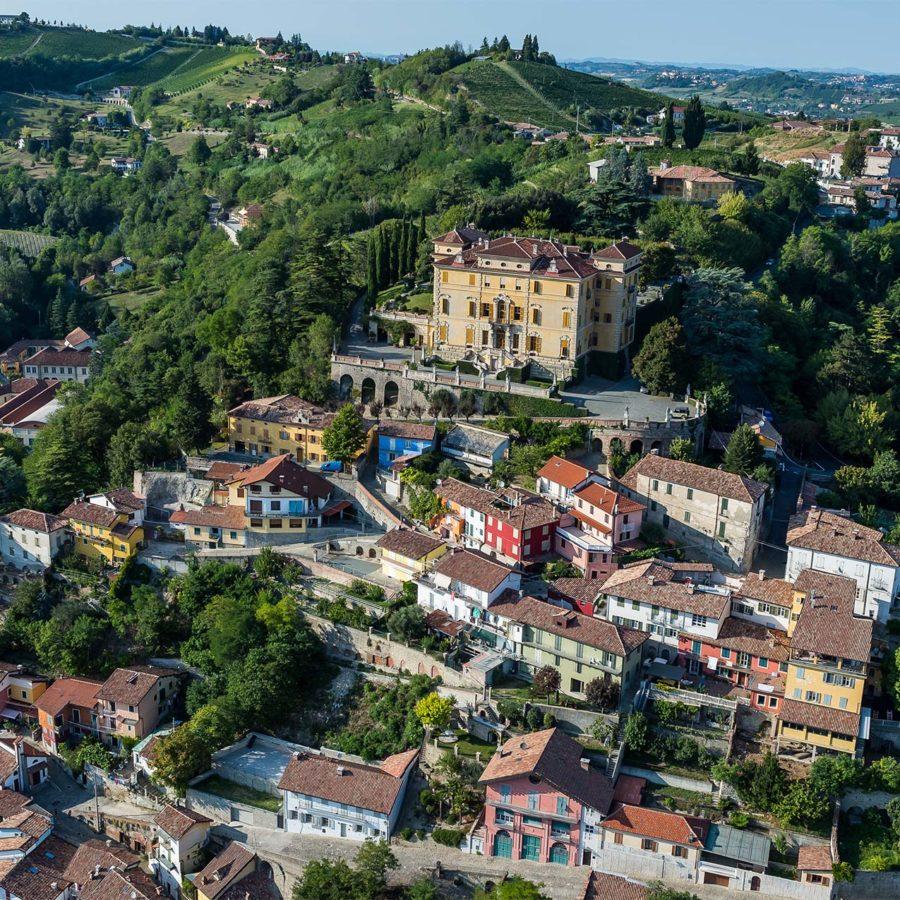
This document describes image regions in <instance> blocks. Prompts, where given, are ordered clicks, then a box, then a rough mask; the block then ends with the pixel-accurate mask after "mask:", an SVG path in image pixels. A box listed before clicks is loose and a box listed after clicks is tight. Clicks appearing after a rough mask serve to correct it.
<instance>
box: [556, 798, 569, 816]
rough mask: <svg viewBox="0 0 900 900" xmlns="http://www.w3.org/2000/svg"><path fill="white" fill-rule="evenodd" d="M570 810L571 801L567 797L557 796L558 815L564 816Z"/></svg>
mask: <svg viewBox="0 0 900 900" xmlns="http://www.w3.org/2000/svg"><path fill="white" fill-rule="evenodd" d="M568 811H569V801H568V799H567V798H566V797H557V798H556V814H557V815H558V816H564V815H566V813H568Z"/></svg>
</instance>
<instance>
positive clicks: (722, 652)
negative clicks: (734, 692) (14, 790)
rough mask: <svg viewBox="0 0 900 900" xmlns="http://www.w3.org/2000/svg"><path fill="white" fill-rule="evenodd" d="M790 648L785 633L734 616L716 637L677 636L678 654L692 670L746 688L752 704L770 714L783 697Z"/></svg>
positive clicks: (729, 618)
mask: <svg viewBox="0 0 900 900" xmlns="http://www.w3.org/2000/svg"><path fill="white" fill-rule="evenodd" d="M788 650H789V642H788V638H787V635H786V634H785V633H784V632H782V631H773V630H771V629H768V628H765V627H763V626H762V625H756V624H755V623H753V622H748V621H746V620H744V619H738V618H735V617H733V616H729V617H728V618H727V619H726V620H725V621H724V622H723V623H722V628H721V629H720V631H719V636H718V637H716V638H710V637H697V636H695V635H691V634H686V633H684V632H682V633H681V634H679V636H678V653H679V656H680V657H681V658H682V660H683V661H684V664H685V666H686V668H687V670H688V671H689V672H691V673H693V674H703V675H707V676H712V677H714V678H720V679H724V680H726V681H729V682H730V683H731V684H733V685H736V686H737V687H742V688H746V689H747V690H748V691H750V692H751V703H752V705H753V706H754V707H755V708H756V709H758V710H760V711H761V712H766V713H769V714H776V713H777V712H778V709H779V708H780V706H781V698H783V696H784V673H785V671H787V660H788Z"/></svg>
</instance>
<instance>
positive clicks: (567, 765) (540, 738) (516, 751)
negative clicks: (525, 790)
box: [478, 728, 613, 813]
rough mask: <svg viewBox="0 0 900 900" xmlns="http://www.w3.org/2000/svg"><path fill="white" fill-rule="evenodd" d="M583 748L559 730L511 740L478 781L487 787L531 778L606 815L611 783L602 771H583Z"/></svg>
mask: <svg viewBox="0 0 900 900" xmlns="http://www.w3.org/2000/svg"><path fill="white" fill-rule="evenodd" d="M583 755H584V748H583V747H582V746H581V744H579V743H578V742H577V741H575V740H573V739H572V738H570V737H569V736H568V735H566V734H564V733H563V732H562V731H561V730H560V729H559V728H548V729H546V730H545V731H534V732H532V733H531V734H524V735H517V736H515V737H512V738H510V739H509V740H508V741H507V742H506V743H505V744H503V746H502V747H500V749H499V750H498V751H497V752H496V753H495V754H494V755H493V756H492V757H491V759H490V761H489V762H488V764H487V766H486V768H485V770H484V772H482V773H481V778H479V779H478V780H479V782H480V783H481V784H489V783H491V782H494V781H505V780H506V779H509V778H517V777H520V776H528V775H534V776H536V777H537V778H538V779H540V780H542V781H546V782H547V783H548V784H550V785H552V786H553V787H554V788H556V789H557V790H558V791H562V792H563V793H564V794H565V795H566V796H567V797H571V798H572V799H573V800H577V801H578V802H579V803H584V804H586V805H588V806H589V807H591V809H595V810H597V811H598V812H600V813H605V812H606V811H607V810H608V809H609V807H610V804H611V803H612V797H613V784H612V782H611V781H610V780H609V778H607V776H606V774H605V773H604V772H601V771H600V770H599V769H594V768H591V767H588V768H586V769H585V768H582V765H581V759H582V757H583Z"/></svg>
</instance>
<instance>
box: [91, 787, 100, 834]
mask: <svg viewBox="0 0 900 900" xmlns="http://www.w3.org/2000/svg"><path fill="white" fill-rule="evenodd" d="M92 780H93V782H94V830H95V831H97V832H99V831H100V800H99V798H98V796H97V779H96V778H93V779H92Z"/></svg>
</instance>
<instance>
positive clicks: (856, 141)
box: [841, 131, 866, 178]
mask: <svg viewBox="0 0 900 900" xmlns="http://www.w3.org/2000/svg"><path fill="white" fill-rule="evenodd" d="M865 167H866V139H865V137H864V136H863V133H862V132H861V131H851V132H850V134H849V135H848V136H847V140H846V141H845V142H844V149H843V152H842V153H841V178H854V177H858V176H860V175H862V173H863V169H865Z"/></svg>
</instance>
